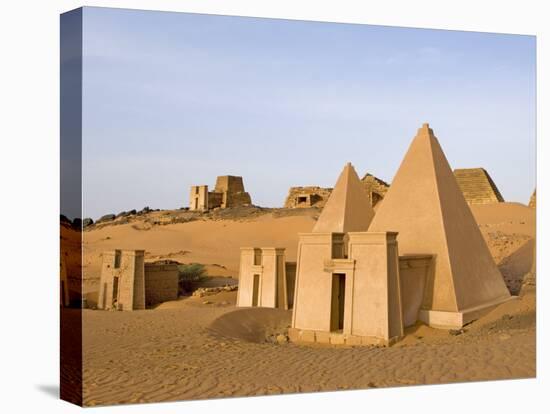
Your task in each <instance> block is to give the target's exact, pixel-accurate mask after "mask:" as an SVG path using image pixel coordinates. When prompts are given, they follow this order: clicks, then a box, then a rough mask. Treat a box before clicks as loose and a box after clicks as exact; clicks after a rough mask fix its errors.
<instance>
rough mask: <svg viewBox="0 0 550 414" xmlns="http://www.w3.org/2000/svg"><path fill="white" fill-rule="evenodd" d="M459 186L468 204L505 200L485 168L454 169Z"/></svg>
mask: <svg viewBox="0 0 550 414" xmlns="http://www.w3.org/2000/svg"><path fill="white" fill-rule="evenodd" d="M454 175H455V178H456V181H457V182H458V186H459V187H460V190H461V191H462V194H463V195H464V198H465V199H466V202H467V203H468V204H492V203H501V202H503V201H504V198H502V195H501V194H500V191H498V188H497V186H496V184H495V182H494V181H493V179H492V178H491V176H490V175H489V173H488V172H487V171H486V170H485V169H483V168H460V169H456V170H455V171H454Z"/></svg>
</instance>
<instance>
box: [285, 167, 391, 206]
mask: <svg viewBox="0 0 550 414" xmlns="http://www.w3.org/2000/svg"><path fill="white" fill-rule="evenodd" d="M361 183H362V184H363V187H364V188H365V190H366V192H367V197H369V200H370V204H371V206H372V207H374V206H375V205H376V204H378V202H379V201H380V200H382V198H384V195H385V194H386V192H387V191H388V188H389V187H390V185H389V184H388V183H386V182H385V181H382V180H381V179H379V178H376V177H375V176H374V175H372V174H369V173H366V174H365V176H364V177H363V178H362V179H361ZM331 193H332V188H321V187H290V190H288V196H287V197H286V200H285V208H307V207H319V208H323V207H324V206H325V204H326V202H327V200H328V198H329V197H330V194H331Z"/></svg>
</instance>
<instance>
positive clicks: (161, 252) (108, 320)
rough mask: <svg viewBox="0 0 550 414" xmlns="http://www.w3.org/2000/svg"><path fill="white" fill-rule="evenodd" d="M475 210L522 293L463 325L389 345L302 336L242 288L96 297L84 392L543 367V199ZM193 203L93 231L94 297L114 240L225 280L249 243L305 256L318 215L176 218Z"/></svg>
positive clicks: (521, 371)
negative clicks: (118, 300) (538, 210)
mask: <svg viewBox="0 0 550 414" xmlns="http://www.w3.org/2000/svg"><path fill="white" fill-rule="evenodd" d="M472 211H473V213H474V216H475V217H476V220H477V221H478V224H479V227H480V230H481V231H482V233H483V236H484V237H485V239H486V241H487V243H488V245H489V247H490V250H491V253H492V254H493V257H494V258H495V261H496V263H497V264H498V265H499V268H500V269H501V271H502V273H503V275H504V277H505V280H506V282H507V285H508V287H509V289H510V290H511V291H512V293H513V294H516V295H518V294H519V297H518V298H517V299H516V300H513V301H510V302H508V303H505V304H503V305H500V306H499V307H497V308H496V309H494V310H493V311H491V312H490V313H488V314H486V315H485V316H483V317H482V318H480V319H479V320H477V321H475V322H473V323H471V324H469V325H467V326H466V327H464V328H463V330H461V331H452V332H451V331H447V330H436V329H432V328H429V327H427V326H424V325H420V324H418V325H417V326H415V327H412V328H409V329H408V330H407V332H406V336H405V338H404V339H403V340H402V341H400V342H399V343H397V344H396V345H394V346H392V347H389V348H377V347H339V348H338V347H334V346H330V345H324V346H322V345H318V344H317V345H297V344H292V343H287V342H286V341H285V338H284V334H285V333H286V329H287V328H288V326H289V325H290V315H291V312H290V311H282V310H274V309H261V308H250V309H238V308H236V307H235V300H236V292H221V293H217V294H214V295H210V296H205V297H196V296H187V297H180V299H179V300H177V301H173V302H166V303H163V304H161V305H159V306H157V307H155V308H154V309H148V310H144V311H133V312H116V311H96V310H91V309H85V310H84V311H83V332H84V335H83V354H84V358H83V364H84V367H83V381H84V404H85V405H88V406H93V405H105V404H115V403H132V402H152V401H170V400H182V399H202V398H213V397H224V396H247V395H263V394H279V393H294V392H309V391H330V390H338V389H362V388H375V387H387V386H400V385H412V384H436V383H448V382H460V381H472V380H496V379H510V378H527V377H533V376H535V373H536V371H535V321H536V318H535V308H536V306H535V303H536V302H535V287H534V285H533V284H529V285H526V284H524V283H523V282H524V278H525V275H526V274H527V273H528V272H530V271H531V269H532V266H533V259H534V250H533V249H534V236H535V210H534V209H531V208H528V207H527V206H524V205H522V204H517V203H499V204H493V205H480V206H473V207H472ZM182 214H185V213H180V212H178V211H171V212H166V211H164V212H154V213H150V214H148V215H147V216H139V217H134V218H132V219H130V220H125V221H123V222H122V224H120V223H117V222H112V223H108V224H105V225H98V226H92V227H91V228H90V229H87V230H86V231H84V233H83V235H84V236H83V237H84V247H83V249H84V276H85V280H84V292H85V294H86V297H87V299H88V304H89V305H90V306H92V307H93V304H94V298H97V293H96V292H97V288H98V281H99V268H100V264H101V252H102V251H103V250H108V249H114V248H121V249H145V251H146V260H150V261H154V260H159V259H172V260H178V261H179V262H181V263H191V262H198V263H203V264H205V265H207V269H208V273H209V275H210V276H212V278H211V279H209V280H208V281H207V282H208V283H209V284H210V285H224V284H230V282H232V283H234V279H228V278H230V277H233V278H236V277H237V276H238V260H239V248H240V247H241V246H277V247H286V248H287V257H288V260H295V255H296V246H297V242H298V237H297V233H299V232H309V231H311V229H312V228H313V226H314V224H315V221H316V218H317V217H318V211H317V210H315V209H308V210H294V211H292V210H266V211H260V212H258V211H256V212H252V213H251V212H248V213H246V214H236V213H235V214H233V215H232V214H231V213H230V212H227V213H226V214H224V216H223V217H217V216H212V215H205V216H204V217H202V218H198V219H194V220H192V221H186V220H185V219H183V218H182V219H181V220H179V219H178V220H174V217H175V216H178V215H182ZM163 220H164V222H163ZM69 274H70V273H69ZM95 300H97V299H95ZM64 312H68V313H70V312H76V311H75V310H71V309H67V310H64ZM277 338H279V342H278V341H277Z"/></svg>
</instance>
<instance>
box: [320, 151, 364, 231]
mask: <svg viewBox="0 0 550 414" xmlns="http://www.w3.org/2000/svg"><path fill="white" fill-rule="evenodd" d="M373 217H374V210H373V209H372V207H371V204H370V200H369V197H368V196H367V193H366V191H365V189H364V186H363V185H362V184H361V181H359V177H358V176H357V173H356V172H355V169H354V168H353V165H351V163H349V162H348V163H347V164H346V166H345V167H344V170H343V171H342V173H341V174H340V177H338V181H337V182H336V185H335V186H334V189H333V190H332V193H331V194H330V197H329V199H328V201H327V203H326V204H325V207H324V208H323V212H322V213H321V215H320V216H319V220H317V223H316V224H315V227H314V228H313V232H314V233H347V232H350V231H367V229H368V227H369V224H370V222H371V220H372V218H373Z"/></svg>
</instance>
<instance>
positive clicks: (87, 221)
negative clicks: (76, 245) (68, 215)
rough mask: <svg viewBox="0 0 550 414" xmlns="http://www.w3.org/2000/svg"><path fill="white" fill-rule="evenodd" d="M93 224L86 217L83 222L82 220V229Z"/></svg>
mask: <svg viewBox="0 0 550 414" xmlns="http://www.w3.org/2000/svg"><path fill="white" fill-rule="evenodd" d="M92 224H94V221H93V220H92V219H91V218H90V217H86V218H85V219H84V220H82V227H88V226H91V225H92Z"/></svg>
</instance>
